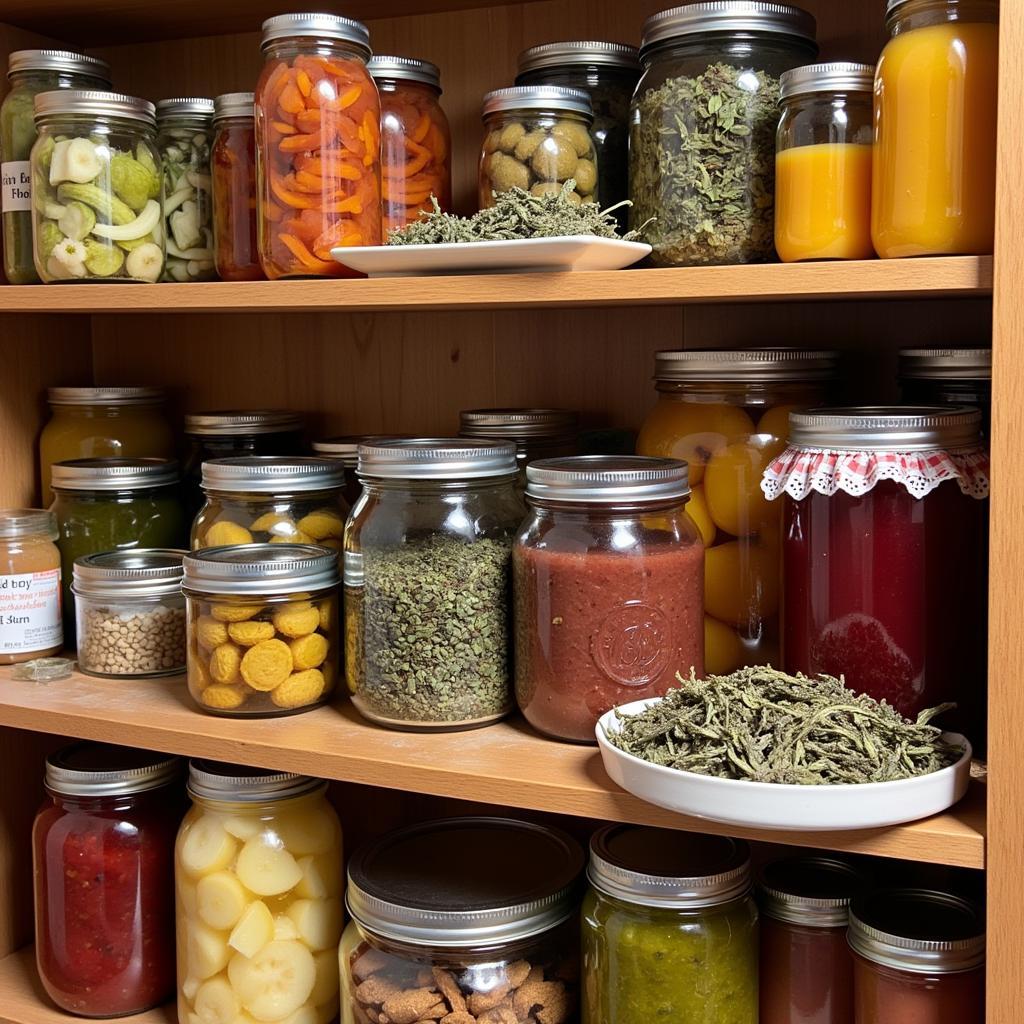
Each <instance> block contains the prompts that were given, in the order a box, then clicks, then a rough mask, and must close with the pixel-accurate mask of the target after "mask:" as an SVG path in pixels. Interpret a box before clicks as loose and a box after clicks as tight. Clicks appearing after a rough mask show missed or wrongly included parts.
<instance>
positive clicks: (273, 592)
mask: <svg viewBox="0 0 1024 1024" xmlns="http://www.w3.org/2000/svg"><path fill="white" fill-rule="evenodd" d="M182 566H183V568H184V578H183V583H182V585H183V587H184V589H185V590H186V591H193V592H195V593H197V594H215V595H216V594H222V595H224V596H227V597H230V596H234V595H238V596H243V597H244V596H249V595H256V596H260V597H279V596H282V595H283V596H289V595H291V594H296V593H301V592H304V591H313V590H325V589H327V588H329V587H334V586H336V585H337V584H338V583H339V582H340V580H341V575H340V570H339V568H338V553H337V552H336V551H331V550H329V549H327V548H322V547H319V546H317V545H316V544H242V545H238V544H230V545H225V546H223V547H219V548H201V549H200V550H199V551H193V552H192V553H191V554H188V555H186V556H185V558H184V560H183V562H182Z"/></svg>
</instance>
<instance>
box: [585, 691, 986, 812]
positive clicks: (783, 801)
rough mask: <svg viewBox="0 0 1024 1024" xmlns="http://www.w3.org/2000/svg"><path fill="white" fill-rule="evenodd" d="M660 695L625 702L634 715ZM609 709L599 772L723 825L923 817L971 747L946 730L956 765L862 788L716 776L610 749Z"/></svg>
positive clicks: (942, 799)
mask: <svg viewBox="0 0 1024 1024" xmlns="http://www.w3.org/2000/svg"><path fill="white" fill-rule="evenodd" d="M660 699H661V698H660V697H656V698H654V699H652V700H639V701H634V702H633V703H632V704H623V705H622V706H621V707H619V708H618V709H617V710H618V711H619V713H620V714H623V715H635V714H637V713H638V712H640V711H643V710H644V709H645V708H647V707H649V706H650V705H652V704H656V703H657V702H658V701H659V700H660ZM617 728H618V722H617V720H616V718H615V711H609V712H608V713H607V714H605V715H602V717H601V719H600V721H599V722H598V723H597V730H596V731H597V742H598V745H599V747H600V748H601V758H602V759H603V761H604V767H605V771H607V772H608V775H609V776H610V777H611V779H612V781H614V782H617V783H618V784H619V785H620V786H621V787H622V788H623V789H625V790H627V791H628V792H630V793H632V794H633V795H634V796H637V797H639V798H640V799H641V800H646V801H647V802H648V803H651V804H655V805H656V806H658V807H664V808H667V809H668V810H670V811H676V812H677V813H679V814H686V815H690V816H691V817H696V818H706V819H707V820H708V821H716V822H720V823H722V824H726V825H741V826H743V827H745V828H760V829H765V830H771V831H778V832H786V831H799V832H835V831H847V830H851V829H867V828H883V827H885V826H888V825H899V824H902V823H904V822H907V821H916V820H918V819H919V818H927V817H930V816H931V815H933V814H938V813H940V812H941V811H945V810H947V809H948V808H950V807H952V806H953V804H955V803H956V802H957V801H958V800H960V799H961V797H963V795H964V794H965V793H966V792H967V784H968V782H969V781H970V776H971V745H970V744H969V743H968V742H967V740H966V739H964V737H963V736H961V735H959V734H958V733H946V734H945V736H944V738H945V739H946V740H947V741H948V742H950V743H956V744H962V745H963V746H964V747H965V753H964V755H963V757H961V758H960V760H959V761H957V762H956V764H953V765H950V766H949V767H948V768H943V769H942V770H941V771H937V772H933V773H932V774H931V775H921V776H918V777H917V778H913V779H901V780H900V781H898V782H869V783H863V784H860V785H835V786H794V785H781V784H776V783H767V782H747V781H742V780H734V779H718V778H713V777H712V776H710V775H698V774H696V773H694V772H686V771H680V770H679V769H677V768H665V767H662V766H661V765H656V764H651V763H650V762H649V761H644V760H643V759H642V758H639V757H634V756H633V755H632V754H627V753H626V752H625V751H623V750H619V749H618V748H617V747H614V746H612V744H611V743H609V742H608V739H607V738H606V736H605V732H606V731H608V732H615V731H617Z"/></svg>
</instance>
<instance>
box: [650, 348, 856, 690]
mask: <svg viewBox="0 0 1024 1024" xmlns="http://www.w3.org/2000/svg"><path fill="white" fill-rule="evenodd" d="M837 363H838V357H837V356H836V354H835V353H834V352H801V351H798V350H795V349H754V350H751V351H739V352H736V351H714V350H696V349H695V350H689V351H681V352H674V351H673V352H659V353H658V354H657V355H656V357H655V374H654V378H655V381H656V385H657V389H658V402H657V404H656V405H655V407H654V409H653V410H652V411H651V413H650V414H649V415H648V417H647V420H646V422H645V423H644V425H643V427H642V428H641V430H640V436H639V438H638V439H637V446H636V449H637V452H638V454H641V455H656V456H662V457H667V458H676V459H685V460H686V461H687V462H688V463H689V466H690V476H689V479H690V502H689V504H688V505H687V506H686V511H687V513H688V514H689V515H690V517H691V518H692V519H693V520H694V522H695V523H696V524H697V527H698V529H699V530H700V533H701V537H702V539H703V541H704V546H705V548H706V549H707V550H706V552H705V559H704V611H705V617H704V668H705V671H706V672H708V673H714V674H720V673H726V672H731V671H733V670H734V669H737V668H740V667H742V666H744V665H764V664H773V665H778V664H779V594H780V589H781V588H780V575H781V573H780V567H781V550H780V527H781V518H780V513H779V510H778V509H777V508H776V507H775V505H774V504H771V503H769V502H768V501H767V500H766V499H765V497H764V495H763V494H762V493H761V476H762V474H763V472H764V470H765V468H766V467H767V466H768V464H769V463H770V462H771V461H772V459H774V458H775V457H776V456H777V455H779V454H781V453H782V451H783V450H784V449H785V447H786V435H787V431H788V422H789V414H790V412H791V411H792V410H794V409H802V408H806V407H808V406H812V405H821V404H824V403H825V402H826V401H827V399H828V397H829V396H828V390H829V385H830V383H831V382H832V381H833V380H834V379H835V376H836V369H837Z"/></svg>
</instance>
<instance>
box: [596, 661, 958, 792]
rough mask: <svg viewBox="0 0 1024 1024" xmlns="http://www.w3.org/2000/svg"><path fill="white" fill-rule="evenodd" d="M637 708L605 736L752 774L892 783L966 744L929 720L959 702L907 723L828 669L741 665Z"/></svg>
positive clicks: (718, 770)
mask: <svg viewBox="0 0 1024 1024" xmlns="http://www.w3.org/2000/svg"><path fill="white" fill-rule="evenodd" d="M676 678H677V679H678V680H679V687H678V688H677V689H673V690H669V692H668V693H667V694H666V695H665V698H664V699H663V700H661V701H658V703H656V704H654V705H652V706H651V707H649V708H648V709H647V710H645V711H642V712H641V713H640V714H637V715H620V716H618V717H619V722H620V723H621V729H620V731H617V732H609V733H608V734H607V735H608V740H609V742H611V743H612V744H613V745H614V746H616V747H618V748H619V749H620V750H624V751H626V753H629V754H633V755H634V756H636V757H640V758H643V760H645V761H650V762H651V763H652V764H657V765H663V766H666V767H669V768H678V769H679V770H680V771H687V772H696V773H698V774H700V775H713V776H716V777H717V778H722V779H742V780H745V781H750V782H778V783H795V784H797V785H804V786H822V785H829V784H836V783H863V782H894V781H896V780H897V779H908V778H911V777H913V776H917V775H928V774H930V773H931V772H935V771H938V770H939V769H941V768H946V767H948V766H949V765H951V764H953V763H954V762H956V761H957V760H959V758H960V757H961V756H962V754H963V751H962V750H961V749H960V748H958V747H953V746H951V745H950V744H948V743H946V742H944V741H943V740H942V730H941V729H939V728H937V727H936V726H933V725H930V724H929V723H930V722H931V720H932V719H933V718H935V717H936V716H937V715H939V714H941V713H942V712H943V711H948V710H950V708H951V707H953V705H950V704H943V705H941V706H940V707H937V708H931V709H930V710H928V711H922V712H921V713H920V714H919V715H918V717H917V721H916V722H910V721H908V720H907V719H905V718H903V716H902V715H900V714H899V713H898V712H897V711H894V710H893V709H892V708H891V707H889V705H888V704H886V703H884V702H883V703H879V702H878V701H876V700H874V699H873V698H872V697H869V696H867V695H866V694H857V693H854V692H853V691H852V690H848V689H847V688H846V687H845V686H844V685H843V683H842V682H841V681H840V680H839V679H835V678H833V677H832V676H817V677H815V678H808V677H806V676H802V675H797V676H790V675H786V674H785V673H784V672H778V671H776V670H775V669H772V668H744V669H740V670H739V671H737V672H733V673H732V674H731V675H727V676H708V677H707V678H706V679H696V678H695V677H694V676H693V675H692V674H691V676H690V678H689V679H684V678H683V677H682V676H677V677H676Z"/></svg>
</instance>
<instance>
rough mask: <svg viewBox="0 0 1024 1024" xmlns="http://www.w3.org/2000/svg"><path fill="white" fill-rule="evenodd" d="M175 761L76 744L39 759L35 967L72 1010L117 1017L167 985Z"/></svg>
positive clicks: (177, 798) (160, 997)
mask: <svg viewBox="0 0 1024 1024" xmlns="http://www.w3.org/2000/svg"><path fill="white" fill-rule="evenodd" d="M181 767H182V765H181V762H180V761H179V760H178V758H176V757H168V755H167V754H158V753H154V752H151V751H143V750H131V749H130V748H128V747H116V746H111V745H109V744H106V743H76V744H74V745H73V746H70V747H65V748H64V749H63V750H59V751H57V753H55V754H51V755H50V756H49V757H48V758H47V759H46V794H47V795H46V799H45V801H44V803H43V806H42V807H41V808H40V810H39V813H38V814H37V815H36V820H35V824H34V825H33V828H32V847H33V855H34V857H33V859H34V865H35V871H34V875H35V909H36V964H37V965H38V968H39V978H40V980H41V981H42V983H43V988H44V989H45V990H46V994H47V995H48V996H49V997H50V998H51V999H52V1000H53V1001H54V1002H55V1003H56V1004H57V1006H59V1007H60V1008H61V1009H62V1010H65V1011H66V1012H68V1013H72V1014H74V1015H75V1016H78V1017H122V1016H128V1015H130V1014H135V1013H141V1012H142V1011H143V1010H148V1009H150V1008H151V1007H154V1006H159V1005H160V1004H161V1003H163V1002H164V1001H165V1000H166V999H167V998H168V997H169V996H170V995H171V993H172V992H173V991H174V926H173V923H172V904H171V894H172V892H173V885H174V834H175V832H176V831H177V828H178V822H179V821H180V820H181V812H182V810H183V808H182V807H181V802H182V801H181V791H180V775H181Z"/></svg>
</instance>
